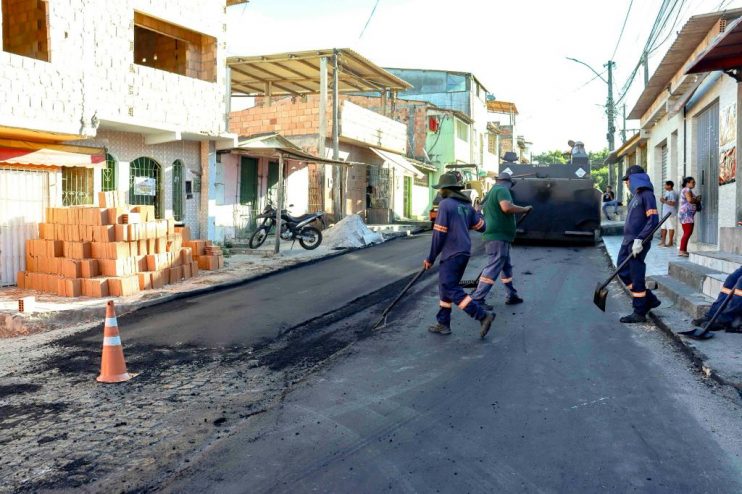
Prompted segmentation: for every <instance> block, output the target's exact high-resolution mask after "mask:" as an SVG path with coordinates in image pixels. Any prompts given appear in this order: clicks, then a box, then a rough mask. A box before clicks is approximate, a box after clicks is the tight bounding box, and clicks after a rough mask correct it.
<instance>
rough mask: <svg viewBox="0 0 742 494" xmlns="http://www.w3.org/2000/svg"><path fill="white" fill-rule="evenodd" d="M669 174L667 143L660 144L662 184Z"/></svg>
mask: <svg viewBox="0 0 742 494" xmlns="http://www.w3.org/2000/svg"><path fill="white" fill-rule="evenodd" d="M669 176H670V160H669V157H668V153H667V144H665V145H664V146H662V185H663V186H664V184H665V182H666V181H667V180H670V179H669Z"/></svg>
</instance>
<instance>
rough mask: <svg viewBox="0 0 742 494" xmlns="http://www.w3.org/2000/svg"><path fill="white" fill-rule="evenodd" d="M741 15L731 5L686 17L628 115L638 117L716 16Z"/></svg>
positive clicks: (632, 117) (686, 58)
mask: <svg viewBox="0 0 742 494" xmlns="http://www.w3.org/2000/svg"><path fill="white" fill-rule="evenodd" d="M741 15H742V9H731V10H725V11H719V12H711V13H708V14H701V15H694V16H693V17H691V18H690V19H688V22H686V23H685V25H684V26H683V28H682V29H681V30H680V32H679V33H678V35H677V37H676V38H675V41H674V42H673V44H672V46H671V47H670V49H669V50H668V51H667V53H666V54H665V56H664V58H663V59H662V62H660V64H659V66H658V67H657V70H655V71H654V74H652V77H651V78H650V79H649V82H648V83H647V86H646V87H645V88H644V91H642V94H641V96H639V99H638V100H637V102H636V104H635V105H634V108H633V109H632V110H631V112H630V113H629V116H628V118H629V119H632V120H633V119H639V118H641V117H642V116H643V115H644V113H645V112H646V111H647V110H648V109H649V107H650V106H652V103H653V102H654V101H655V100H656V99H657V97H658V96H659V95H660V94H661V93H662V91H664V90H665V89H666V88H667V85H668V84H669V83H670V81H671V80H672V78H673V76H675V74H676V73H677V72H678V71H679V70H680V68H681V67H682V66H683V64H685V63H686V62H687V60H688V57H690V56H691V55H692V54H693V51H694V50H695V49H696V48H698V45H699V44H700V43H701V41H703V39H704V38H705V37H706V35H707V34H708V32H709V30H710V29H711V28H712V27H713V25H714V24H715V23H716V22H718V21H719V19H734V18H736V17H739V16H741Z"/></svg>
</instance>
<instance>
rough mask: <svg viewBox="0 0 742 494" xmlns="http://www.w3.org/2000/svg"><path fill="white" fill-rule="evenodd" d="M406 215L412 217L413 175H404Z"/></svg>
mask: <svg viewBox="0 0 742 494" xmlns="http://www.w3.org/2000/svg"><path fill="white" fill-rule="evenodd" d="M404 217H405V218H412V177H409V176H405V177H404Z"/></svg>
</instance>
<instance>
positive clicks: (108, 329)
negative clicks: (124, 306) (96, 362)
mask: <svg viewBox="0 0 742 494" xmlns="http://www.w3.org/2000/svg"><path fill="white" fill-rule="evenodd" d="M132 377H134V376H133V375H131V374H129V373H128V372H126V361H125V360H124V348H123V347H122V346H121V337H120V336H119V325H118V322H117V321H116V309H115V308H114V306H113V300H110V301H109V302H108V304H106V324H105V327H104V328H103V356H102V358H101V362H100V376H98V379H97V381H98V382H101V383H120V382H124V381H128V380H129V379H131V378H132Z"/></svg>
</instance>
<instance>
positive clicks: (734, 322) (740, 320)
mask: <svg viewBox="0 0 742 494" xmlns="http://www.w3.org/2000/svg"><path fill="white" fill-rule="evenodd" d="M729 295H731V296H732V299H731V300H730V301H729V303H727V306H726V307H724V310H723V311H721V313H720V314H719V316H718V317H717V318H716V321H714V323H713V324H712V325H711V328H709V329H711V330H712V331H718V330H720V329H726V330H727V331H728V332H730V333H742V267H740V268H738V269H737V270H736V271H735V272H733V273H732V274H730V275H729V276H727V279H726V280H724V286H722V287H721V292H719V296H718V297H717V298H716V301H715V302H714V303H713V305H712V306H711V307H710V308H709V310H708V312H706V314H705V315H704V316H703V317H700V318H698V319H694V320H693V324H695V325H696V326H705V325H706V323H708V322H709V320H710V319H711V318H712V317H713V316H714V314H716V311H717V310H719V307H721V305H722V304H723V303H724V300H726V298H727V297H728V296H729Z"/></svg>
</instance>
